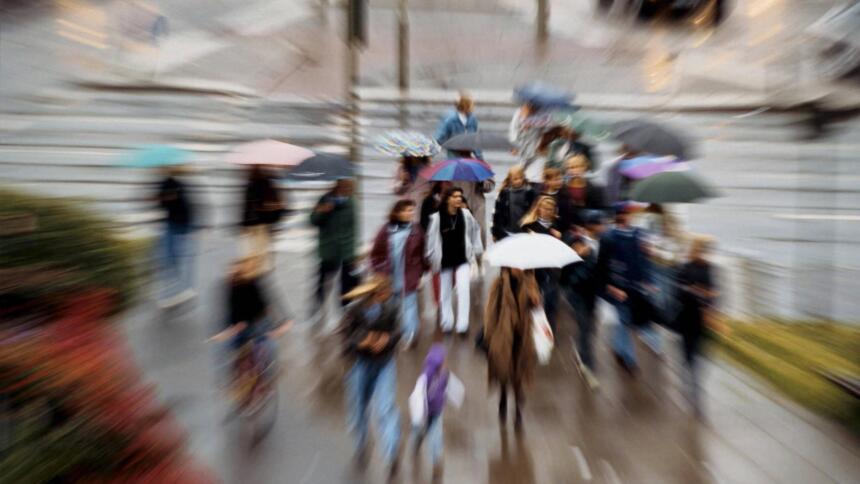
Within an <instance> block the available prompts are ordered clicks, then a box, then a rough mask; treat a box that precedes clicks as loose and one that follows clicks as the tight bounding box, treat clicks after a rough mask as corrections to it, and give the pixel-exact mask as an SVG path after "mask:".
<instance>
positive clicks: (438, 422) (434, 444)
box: [412, 413, 445, 465]
mask: <svg viewBox="0 0 860 484" xmlns="http://www.w3.org/2000/svg"><path fill="white" fill-rule="evenodd" d="M442 415H443V414H442V413H440V414H439V415H436V416H435V417H431V418H429V419H428V420H427V425H426V427H424V428H421V427H412V435H413V437H414V439H415V445H418V444H419V443H420V442H421V440H423V439H424V438H427V440H428V442H427V445H428V446H429V447H430V461H431V462H433V465H436V464H438V463H439V462H440V461H441V460H442V452H443V449H444V443H445V438H444V435H443V433H442V427H443V425H442Z"/></svg>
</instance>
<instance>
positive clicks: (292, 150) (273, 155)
mask: <svg viewBox="0 0 860 484" xmlns="http://www.w3.org/2000/svg"><path fill="white" fill-rule="evenodd" d="M311 156H314V152H313V151H311V150H309V149H307V148H302V147H301V146H296V145H291V144H289V143H282V142H280V141H275V140H273V139H266V140H260V141H252V142H250V143H244V144H241V145H239V146H237V147H236V148H235V149H234V150H233V151H232V152H231V153H230V154H229V155H227V161H228V162H230V163H236V164H239V165H277V166H295V165H298V164H299V163H301V162H303V161H305V160H306V159H308V158H310V157H311Z"/></svg>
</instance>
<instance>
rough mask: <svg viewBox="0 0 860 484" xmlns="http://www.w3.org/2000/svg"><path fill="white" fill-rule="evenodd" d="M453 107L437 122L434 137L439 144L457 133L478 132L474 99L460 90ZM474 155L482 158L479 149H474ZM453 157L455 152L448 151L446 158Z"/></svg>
mask: <svg viewBox="0 0 860 484" xmlns="http://www.w3.org/2000/svg"><path fill="white" fill-rule="evenodd" d="M455 108H456V109H454V110H452V111H450V112H448V113H447V114H446V115H445V116H444V117H443V118H442V120H441V121H440V122H439V127H438V128H437V129H436V136H435V138H436V141H437V142H438V143H439V144H440V145H443V144H445V142H446V141H448V140H449V139H451V138H453V137H454V136H457V135H458V134H463V133H476V132H478V118H476V117H475V114H474V110H475V101H474V100H473V99H472V96H470V95H469V94H467V93H465V92H461V93H460V97H459V98H458V99H457V104H456V105H455ZM475 156H476V157H477V158H479V159H483V155H482V154H481V152H480V151H476V152H475ZM455 157H456V153H455V152H453V151H448V158H455Z"/></svg>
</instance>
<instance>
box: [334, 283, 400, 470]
mask: <svg viewBox="0 0 860 484" xmlns="http://www.w3.org/2000/svg"><path fill="white" fill-rule="evenodd" d="M344 300H346V301H353V302H351V303H350V304H349V306H347V308H346V313H345V314H344V317H343V320H342V321H341V327H340V330H339V332H340V334H341V335H342V337H343V339H344V343H345V348H344V353H345V355H346V356H347V357H348V359H349V360H350V361H351V362H352V366H351V368H350V370H349V371H348V373H347V375H346V395H347V408H349V424H350V428H351V429H352V432H353V433H354V435H355V441H356V454H355V455H356V461H357V462H358V463H359V465H361V466H364V465H366V464H367V460H368V458H369V455H368V444H367V440H368V439H367V437H368V423H369V422H368V421H369V420H370V406H371V404H372V405H373V407H374V409H373V410H374V411H373V413H374V415H375V416H376V419H377V421H376V430H377V432H378V437H379V442H380V444H381V447H382V452H383V456H384V459H385V464H386V465H387V466H388V470H389V478H393V477H394V476H395V475H396V474H397V472H398V467H399V460H400V459H399V454H400V411H399V410H398V408H397V402H396V397H397V368H396V366H395V360H394V356H395V354H396V348H397V344H398V343H399V341H400V336H401V332H400V325H399V324H398V321H397V319H398V314H399V313H400V308H399V307H398V304H397V300H396V298H394V297H392V292H391V282H390V280H389V279H388V278H387V277H385V276H381V275H374V276H373V277H371V278H370V280H368V282H366V283H365V284H362V285H360V286H358V287H356V288H354V289H353V290H352V291H350V292H348V293H347V294H345V295H344Z"/></svg>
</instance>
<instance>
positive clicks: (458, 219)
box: [425, 188, 484, 336]
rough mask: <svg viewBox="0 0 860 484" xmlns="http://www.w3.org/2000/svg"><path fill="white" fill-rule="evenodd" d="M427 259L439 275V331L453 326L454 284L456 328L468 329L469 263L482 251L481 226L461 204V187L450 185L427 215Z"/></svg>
mask: <svg viewBox="0 0 860 484" xmlns="http://www.w3.org/2000/svg"><path fill="white" fill-rule="evenodd" d="M425 250H426V253H427V254H426V255H427V260H429V261H430V266H431V268H432V270H433V271H434V272H439V273H440V276H441V281H440V282H441V284H440V285H441V295H440V302H439V305H440V309H441V312H442V318H441V326H442V331H443V332H446V333H450V332H451V331H453V330H454V309H453V301H452V299H453V291H454V287H453V286H455V285H456V288H457V325H456V330H457V333H458V334H460V335H463V336H465V335H466V334H467V333H468V331H469V304H470V301H469V290H470V284H471V278H470V274H469V269H470V266H471V264H472V263H473V262H475V261H476V260H477V258H478V256H480V255H481V253H483V251H484V246H483V244H482V243H481V227H480V225H479V224H478V222H477V221H476V220H475V217H473V216H472V213H471V212H469V210H468V209H466V208H463V190H461V189H459V188H451V189H449V190H448V191H447V192H445V195H444V196H443V197H442V201H441V203H440V204H439V211H438V212H436V213H434V214H433V215H431V216H430V223H429V224H428V227H427V244H426V245H425Z"/></svg>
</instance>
